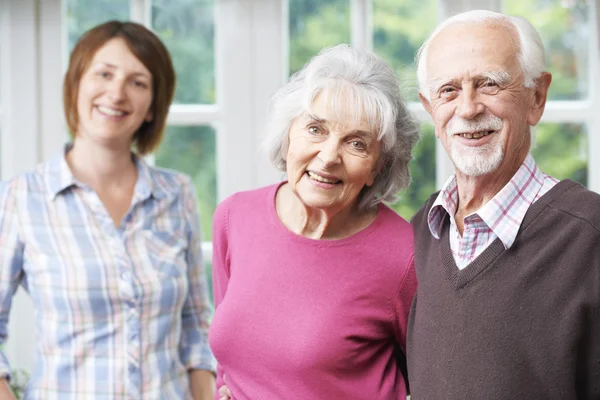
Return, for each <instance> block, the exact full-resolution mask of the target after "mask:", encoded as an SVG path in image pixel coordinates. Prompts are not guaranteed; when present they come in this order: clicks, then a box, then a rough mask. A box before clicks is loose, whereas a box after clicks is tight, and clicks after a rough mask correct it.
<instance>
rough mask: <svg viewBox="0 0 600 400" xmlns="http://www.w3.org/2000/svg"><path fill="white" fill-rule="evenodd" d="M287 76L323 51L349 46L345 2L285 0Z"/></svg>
mask: <svg viewBox="0 0 600 400" xmlns="http://www.w3.org/2000/svg"><path fill="white" fill-rule="evenodd" d="M289 5H290V12H289V14H290V75H291V74H293V73H294V72H296V71H298V70H299V69H300V68H302V66H303V65H304V64H305V63H306V62H307V61H308V60H310V58H311V57H313V56H314V55H316V54H317V53H318V52H319V51H320V50H321V49H322V48H323V47H330V46H335V45H336V44H340V43H350V2H349V0H289Z"/></svg>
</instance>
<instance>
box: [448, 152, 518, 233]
mask: <svg viewBox="0 0 600 400" xmlns="http://www.w3.org/2000/svg"><path fill="white" fill-rule="evenodd" d="M523 159H524V158H523ZM522 163H523V160H521V162H520V163H513V165H514V166H513V167H512V168H506V167H504V168H503V167H502V166H500V167H498V168H497V169H496V170H495V171H492V172H491V173H489V174H486V175H481V176H468V175H465V174H463V173H462V172H460V171H458V170H456V184H457V187H458V206H457V208H456V214H455V215H454V220H455V222H456V226H457V228H458V231H459V233H460V234H461V235H462V233H463V228H464V222H463V221H464V218H465V217H467V216H469V215H471V214H473V213H475V212H477V211H478V210H479V209H480V208H481V207H483V206H485V205H486V204H487V203H488V202H489V201H490V200H491V199H492V198H493V197H494V196H495V195H496V194H498V192H500V191H501V190H502V188H503V187H504V186H506V184H507V183H508V182H510V180H511V179H512V177H513V176H514V175H515V173H516V172H517V171H518V170H519V168H520V167H521V164H522Z"/></svg>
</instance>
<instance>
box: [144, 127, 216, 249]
mask: <svg viewBox="0 0 600 400" xmlns="http://www.w3.org/2000/svg"><path fill="white" fill-rule="evenodd" d="M215 154H216V147H215V131H214V129H213V128H212V127H209V126H169V127H168V128H167V130H166V132H165V138H164V140H163V142H162V144H161V145H160V148H159V149H158V151H157V152H156V154H155V164H156V165H157V166H160V167H164V168H170V169H174V170H177V171H180V172H183V173H185V174H187V175H189V176H190V177H191V178H192V182H193V183H194V186H195V187H196V194H197V196H198V211H199V212H200V222H201V224H202V240H203V241H209V240H211V238H212V229H211V225H212V217H213V213H214V212H215V207H216V205H217V173H216V158H215Z"/></svg>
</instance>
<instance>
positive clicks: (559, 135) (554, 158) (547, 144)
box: [531, 123, 588, 186]
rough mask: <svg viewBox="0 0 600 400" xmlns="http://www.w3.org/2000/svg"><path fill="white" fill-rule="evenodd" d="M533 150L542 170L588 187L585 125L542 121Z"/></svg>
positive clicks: (538, 127)
mask: <svg viewBox="0 0 600 400" xmlns="http://www.w3.org/2000/svg"><path fill="white" fill-rule="evenodd" d="M531 153H532V154H533V157H534V158H535V161H536V162H537V164H538V166H539V167H540V169H541V170H542V171H543V172H544V173H546V174H548V175H551V176H553V177H555V178H557V179H573V180H574V181H577V182H579V183H581V184H582V185H586V186H587V183H588V182H587V180H588V173H587V171H588V166H587V164H588V163H587V160H588V134H587V129H586V126H585V125H583V124H550V123H547V124H539V125H538V126H537V127H535V140H534V144H533V146H532V150H531Z"/></svg>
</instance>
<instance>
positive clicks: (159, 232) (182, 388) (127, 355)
mask: <svg viewBox="0 0 600 400" xmlns="http://www.w3.org/2000/svg"><path fill="white" fill-rule="evenodd" d="M68 148H69V147H67V151H68ZM136 165H137V169H138V180H137V183H136V186H135V192H134V196H133V201H132V205H131V208H130V209H129V211H128V212H127V214H126V216H125V217H124V219H123V222H122V224H121V226H120V227H119V228H116V227H115V226H114V223H113V222H112V219H111V218H110V216H109V214H108V213H107V211H106V209H105V208H104V206H103V205H102V203H101V202H100V199H99V198H98V196H97V195H96V193H95V192H94V191H93V190H92V189H91V188H90V187H88V186H86V185H83V184H81V183H79V182H77V180H76V179H75V178H74V177H73V175H72V173H71V171H70V169H69V167H68V165H67V163H66V161H65V158H64V154H61V155H60V156H58V157H56V158H54V159H53V160H52V161H50V162H47V163H44V164H41V165H39V166H38V167H37V168H36V169H35V170H34V171H33V172H30V173H27V174H24V175H22V176H19V177H17V178H14V179H12V180H11V181H8V182H1V183H0V343H3V342H4V341H5V340H6V336H7V320H8V314H9V311H10V307H11V301H12V297H13V294H14V293H15V291H16V290H17V287H18V286H19V285H20V284H22V285H23V287H24V288H25V290H27V291H28V292H29V294H30V296H31V298H32V299H33V302H34V307H35V320H36V331H37V338H38V340H37V345H36V348H35V360H36V361H35V368H34V371H33V374H32V377H31V380H30V382H29V385H28V388H27V391H26V398H27V399H60V400H65V399H84V398H85V399H184V398H189V397H190V396H191V395H190V391H189V381H188V370H189V369H192V368H195V369H206V370H213V371H214V368H215V360H214V358H213V355H212V353H211V351H210V348H209V345H208V340H207V337H208V327H209V326H208V323H209V319H210V316H211V312H212V309H211V306H210V303H209V302H208V298H207V286H206V278H205V275H204V267H203V264H202V256H201V250H200V245H201V242H200V236H199V235H200V228H199V221H198V213H197V209H196V198H195V194H194V189H193V187H192V184H191V182H190V180H189V178H187V177H185V176H184V175H181V174H177V173H174V172H169V171H165V170H160V169H156V168H151V167H149V166H148V165H147V164H146V163H145V162H144V161H143V160H141V159H139V158H138V159H136ZM13 340H18V338H13ZM0 355H1V356H2V357H1V358H0V375H2V374H3V375H7V374H9V365H8V362H7V360H6V358H5V357H4V355H3V354H0Z"/></svg>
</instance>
